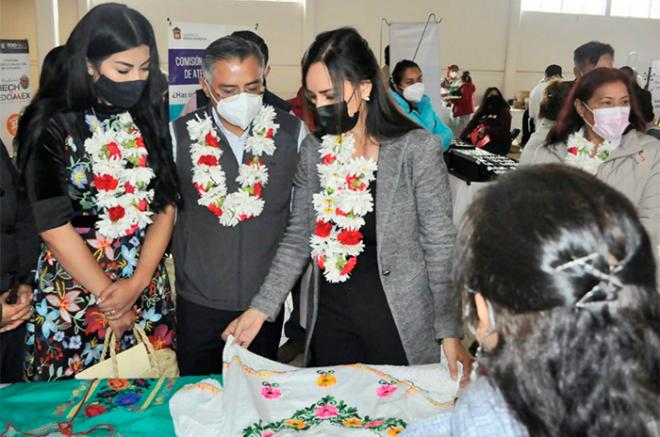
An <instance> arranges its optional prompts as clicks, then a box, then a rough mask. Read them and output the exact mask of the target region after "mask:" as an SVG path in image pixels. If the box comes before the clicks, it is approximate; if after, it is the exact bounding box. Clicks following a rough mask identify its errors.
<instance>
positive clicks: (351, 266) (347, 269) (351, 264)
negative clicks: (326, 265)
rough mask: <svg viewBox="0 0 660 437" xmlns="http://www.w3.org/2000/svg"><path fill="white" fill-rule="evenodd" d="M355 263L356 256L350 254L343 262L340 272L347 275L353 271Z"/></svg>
mask: <svg viewBox="0 0 660 437" xmlns="http://www.w3.org/2000/svg"><path fill="white" fill-rule="evenodd" d="M356 265H357V258H356V257H354V256H352V257H350V258H349V259H348V260H347V261H346V264H344V268H343V269H341V274H342V275H348V274H349V273H351V272H352V271H353V269H354V268H355V266H356Z"/></svg>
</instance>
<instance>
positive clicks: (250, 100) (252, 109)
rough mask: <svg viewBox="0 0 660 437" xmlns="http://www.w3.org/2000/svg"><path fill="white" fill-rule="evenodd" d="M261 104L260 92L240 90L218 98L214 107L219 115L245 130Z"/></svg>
mask: <svg viewBox="0 0 660 437" xmlns="http://www.w3.org/2000/svg"><path fill="white" fill-rule="evenodd" d="M262 106H263V95H262V94H250V93H246V92H242V93H240V94H237V95H235V96H231V97H227V98H224V99H222V100H220V101H219V102H218V103H217V104H216V106H215V109H216V111H218V115H220V117H222V118H224V119H225V120H227V121H228V122H229V123H231V124H233V125H234V126H238V127H240V128H241V129H243V130H245V129H247V128H248V126H250V123H252V120H254V118H255V117H256V116H257V114H258V113H259V110H260V109H261V107H262Z"/></svg>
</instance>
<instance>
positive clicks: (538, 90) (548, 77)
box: [529, 64, 562, 125]
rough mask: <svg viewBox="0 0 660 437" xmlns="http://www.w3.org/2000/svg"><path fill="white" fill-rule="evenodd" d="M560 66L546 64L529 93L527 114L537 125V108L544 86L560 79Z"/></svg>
mask: <svg viewBox="0 0 660 437" xmlns="http://www.w3.org/2000/svg"><path fill="white" fill-rule="evenodd" d="M561 79H562V75H561V67H560V66H559V65H556V64H552V65H548V67H547V68H546V69H545V74H544V77H543V80H541V82H539V83H538V84H537V85H536V86H535V87H534V88H532V91H530V93H529V116H530V117H531V118H532V119H534V124H535V125H538V124H539V121H540V117H539V110H540V109H541V100H543V92H544V91H545V87H547V86H548V84H549V83H550V82H551V81H553V80H561Z"/></svg>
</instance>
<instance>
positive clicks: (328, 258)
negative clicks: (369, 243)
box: [310, 135, 377, 283]
mask: <svg viewBox="0 0 660 437" xmlns="http://www.w3.org/2000/svg"><path fill="white" fill-rule="evenodd" d="M354 150H355V139H354V138H353V136H352V135H325V136H324V137H323V140H322V143H321V148H320V151H319V152H320V154H321V163H320V164H318V166H317V167H318V172H319V176H320V179H321V188H322V189H321V192H320V193H316V194H314V196H313V203H314V210H315V211H316V230H315V231H314V235H312V237H311V240H310V245H311V248H312V258H313V259H314V260H315V261H316V263H317V264H318V266H319V267H320V268H321V269H322V270H323V274H324V275H325V278H326V280H327V281H328V282H335V283H337V282H344V281H346V280H347V279H348V278H349V275H350V273H351V271H353V269H354V268H355V266H356V264H357V256H358V255H359V254H360V253H362V251H363V250H364V243H363V241H362V240H363V235H362V233H361V232H360V228H361V227H362V226H364V223H365V222H364V216H365V215H366V214H367V213H368V212H371V211H373V206H374V203H373V196H372V194H371V192H370V190H369V183H370V182H371V181H373V180H374V179H375V172H376V170H377V164H376V162H375V161H373V160H371V159H366V158H363V157H359V158H353V152H354Z"/></svg>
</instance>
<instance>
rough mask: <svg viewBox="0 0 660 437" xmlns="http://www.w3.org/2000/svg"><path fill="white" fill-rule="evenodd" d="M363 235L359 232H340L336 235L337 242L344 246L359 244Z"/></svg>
mask: <svg viewBox="0 0 660 437" xmlns="http://www.w3.org/2000/svg"><path fill="white" fill-rule="evenodd" d="M362 238H363V235H362V232H360V231H348V230H346V231H341V232H340V233H339V235H337V240H339V242H340V243H341V244H345V245H346V246H355V245H356V244H358V243H360V241H362Z"/></svg>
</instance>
